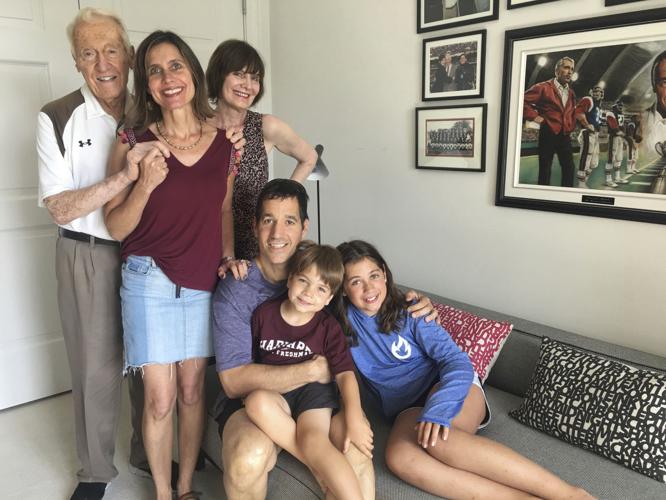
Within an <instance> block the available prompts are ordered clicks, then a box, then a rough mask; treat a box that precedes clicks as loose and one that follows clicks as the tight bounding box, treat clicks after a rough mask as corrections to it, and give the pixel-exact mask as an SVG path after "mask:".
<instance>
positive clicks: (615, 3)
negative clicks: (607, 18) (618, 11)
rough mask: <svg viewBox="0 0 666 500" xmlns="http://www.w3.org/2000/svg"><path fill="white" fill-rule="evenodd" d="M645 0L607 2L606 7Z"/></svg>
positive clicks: (614, 0) (609, 0)
mask: <svg viewBox="0 0 666 500" xmlns="http://www.w3.org/2000/svg"><path fill="white" fill-rule="evenodd" d="M642 1H643V0H606V7H609V6H611V5H621V4H623V3H632V2H642Z"/></svg>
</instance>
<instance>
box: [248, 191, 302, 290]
mask: <svg viewBox="0 0 666 500" xmlns="http://www.w3.org/2000/svg"><path fill="white" fill-rule="evenodd" d="M307 230H308V221H307V220H306V221H305V222H303V221H302V220H301V216H300V209H299V205H298V200H297V199H296V198H293V197H292V198H283V199H279V198H276V199H268V200H264V202H263V204H262V207H261V213H260V216H259V219H258V220H257V221H256V222H255V234H256V236H257V240H258V242H259V259H260V260H261V262H262V265H272V266H281V265H285V264H286V263H287V261H288V260H289V257H291V256H292V255H293V254H294V252H295V251H296V248H297V247H298V244H299V243H300V242H301V240H302V239H303V237H305V235H306V233H307ZM282 279H284V278H282Z"/></svg>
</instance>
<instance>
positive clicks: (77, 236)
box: [58, 227, 120, 247]
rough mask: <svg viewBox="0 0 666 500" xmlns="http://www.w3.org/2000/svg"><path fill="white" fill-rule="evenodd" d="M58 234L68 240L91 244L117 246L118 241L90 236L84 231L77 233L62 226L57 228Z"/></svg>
mask: <svg viewBox="0 0 666 500" xmlns="http://www.w3.org/2000/svg"><path fill="white" fill-rule="evenodd" d="M58 234H59V235H60V236H62V237H63V238H69V239H70V240H76V241H84V242H86V243H90V244H91V245H110V246H114V247H119V246H120V242H118V241H115V240H105V239H104V238H98V237H97V236H91V235H89V234H86V233H79V232H77V231H70V230H69V229H65V228H64V227H59V228H58Z"/></svg>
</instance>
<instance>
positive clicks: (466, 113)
mask: <svg viewBox="0 0 666 500" xmlns="http://www.w3.org/2000/svg"><path fill="white" fill-rule="evenodd" d="M487 115H488V105H487V104H485V103H481V104H461V105H454V106H435V107H419V108H416V112H415V120H416V121H415V144H414V149H415V166H416V168H418V169H428V170H461V171H465V172H485V170H486V123H487Z"/></svg>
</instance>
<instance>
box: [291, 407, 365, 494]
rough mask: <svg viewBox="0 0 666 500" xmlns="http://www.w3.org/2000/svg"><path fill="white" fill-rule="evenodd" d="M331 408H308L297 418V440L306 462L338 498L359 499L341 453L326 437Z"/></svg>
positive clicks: (348, 468) (357, 491) (357, 487)
mask: <svg viewBox="0 0 666 500" xmlns="http://www.w3.org/2000/svg"><path fill="white" fill-rule="evenodd" d="M330 425H331V409H330V408H319V409H316V410H308V411H305V412H303V413H301V415H300V416H299V417H298V422H297V423H296V441H297V443H298V447H299V448H300V449H301V450H302V452H303V455H304V456H305V460H306V463H307V464H308V466H309V467H311V468H312V469H313V470H314V471H315V472H316V473H317V474H318V475H319V476H321V477H322V478H323V480H324V482H325V483H326V486H328V488H329V489H330V490H331V493H332V494H333V495H335V496H336V497H337V498H344V499H345V500H347V499H358V500H362V498H363V495H362V494H361V487H360V485H359V483H358V481H357V479H356V475H355V474H354V471H353V469H352V468H351V466H350V465H349V463H348V462H347V460H345V457H344V455H343V454H342V453H341V452H340V451H339V450H338V449H337V448H336V447H335V446H333V443H331V440H330V439H329V437H328V433H329V428H330Z"/></svg>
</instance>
